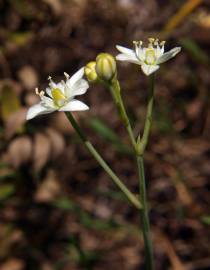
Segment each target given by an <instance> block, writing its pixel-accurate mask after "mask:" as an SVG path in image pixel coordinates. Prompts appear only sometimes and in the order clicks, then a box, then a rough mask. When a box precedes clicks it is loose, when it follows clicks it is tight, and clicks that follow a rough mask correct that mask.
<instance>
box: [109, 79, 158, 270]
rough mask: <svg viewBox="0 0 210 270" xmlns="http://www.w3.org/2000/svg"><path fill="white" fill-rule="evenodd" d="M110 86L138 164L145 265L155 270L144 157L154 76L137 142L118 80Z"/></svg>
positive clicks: (150, 116) (149, 269)
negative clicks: (141, 132)
mask: <svg viewBox="0 0 210 270" xmlns="http://www.w3.org/2000/svg"><path fill="white" fill-rule="evenodd" d="M108 85H109V88H110V90H111V93H112V96H113V99H114V101H115V105H116V107H117V110H118V113H119V117H120V119H121V121H122V123H123V124H124V126H125V128H126V130H127V132H128V136H129V138H130V141H131V144H132V147H133V150H134V155H135V158H136V162H137V168H138V178H139V201H140V203H141V205H142V208H141V209H140V217H141V229H142V233H143V238H144V245H145V255H146V259H145V264H146V269H147V270H154V259H153V248H152V240H151V235H150V223H149V215H148V207H147V196H146V182H145V171H144V157H143V155H144V151H145V148H146V146H147V143H148V138H149V134H150V130H151V124H152V111H153V104H154V74H152V75H150V76H149V97H148V105H147V114H146V120H145V125H144V130H143V136H142V138H141V137H140V135H139V136H138V138H137V140H136V139H135V136H134V133H133V130H132V127H131V124H130V120H129V117H128V116H127V112H126V109H125V106H124V103H123V99H122V97H121V90H120V84H119V81H118V80H117V78H114V79H113V80H112V81H111V82H110V84H108Z"/></svg>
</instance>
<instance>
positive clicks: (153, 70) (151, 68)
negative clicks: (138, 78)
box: [141, 64, 160, 76]
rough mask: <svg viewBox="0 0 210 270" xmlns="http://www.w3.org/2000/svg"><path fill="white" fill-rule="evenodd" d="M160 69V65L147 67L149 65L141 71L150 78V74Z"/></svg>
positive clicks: (142, 67) (143, 66)
mask: <svg viewBox="0 0 210 270" xmlns="http://www.w3.org/2000/svg"><path fill="white" fill-rule="evenodd" d="M159 67H160V66H158V65H147V64H143V65H142V66H141V69H142V71H143V72H144V74H146V75H147V76H149V75H150V74H152V73H153V72H155V71H156V70H158V69H159Z"/></svg>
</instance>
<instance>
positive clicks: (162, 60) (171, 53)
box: [157, 47, 181, 64]
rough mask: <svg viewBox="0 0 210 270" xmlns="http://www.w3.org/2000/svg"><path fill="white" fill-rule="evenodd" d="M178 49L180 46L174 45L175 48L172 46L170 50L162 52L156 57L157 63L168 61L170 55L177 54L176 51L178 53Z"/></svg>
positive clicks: (179, 49)
mask: <svg viewBox="0 0 210 270" xmlns="http://www.w3.org/2000/svg"><path fill="white" fill-rule="evenodd" d="M180 51H181V47H176V48H173V49H172V50H170V51H168V52H166V53H164V54H163V55H162V56H160V57H159V58H158V60H157V64H161V63H164V62H166V61H168V60H169V59H171V58H172V57H174V56H175V55H177V53H179V52H180Z"/></svg>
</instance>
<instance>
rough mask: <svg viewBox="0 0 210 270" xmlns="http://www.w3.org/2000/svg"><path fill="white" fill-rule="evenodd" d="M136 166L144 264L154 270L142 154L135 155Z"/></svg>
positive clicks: (149, 269)
mask: <svg viewBox="0 0 210 270" xmlns="http://www.w3.org/2000/svg"><path fill="white" fill-rule="evenodd" d="M136 159H137V166H138V175H139V193H140V202H141V204H142V209H140V216H141V225H142V232H143V237H144V245H145V255H146V259H145V262H146V263H145V264H146V269H147V270H154V259H153V248H152V240H151V236H150V224H149V215H148V207H147V196H146V184H145V172H144V159H143V156H137V158H136Z"/></svg>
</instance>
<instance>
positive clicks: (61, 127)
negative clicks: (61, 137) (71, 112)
mask: <svg viewBox="0 0 210 270" xmlns="http://www.w3.org/2000/svg"><path fill="white" fill-rule="evenodd" d="M50 126H51V127H53V128H54V129H56V130H58V131H59V132H60V133H62V134H65V135H69V134H72V133H73V127H72V126H71V124H70V123H69V121H68V119H67V117H66V116H65V114H64V113H54V114H53V115H52V117H51V122H50Z"/></svg>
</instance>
